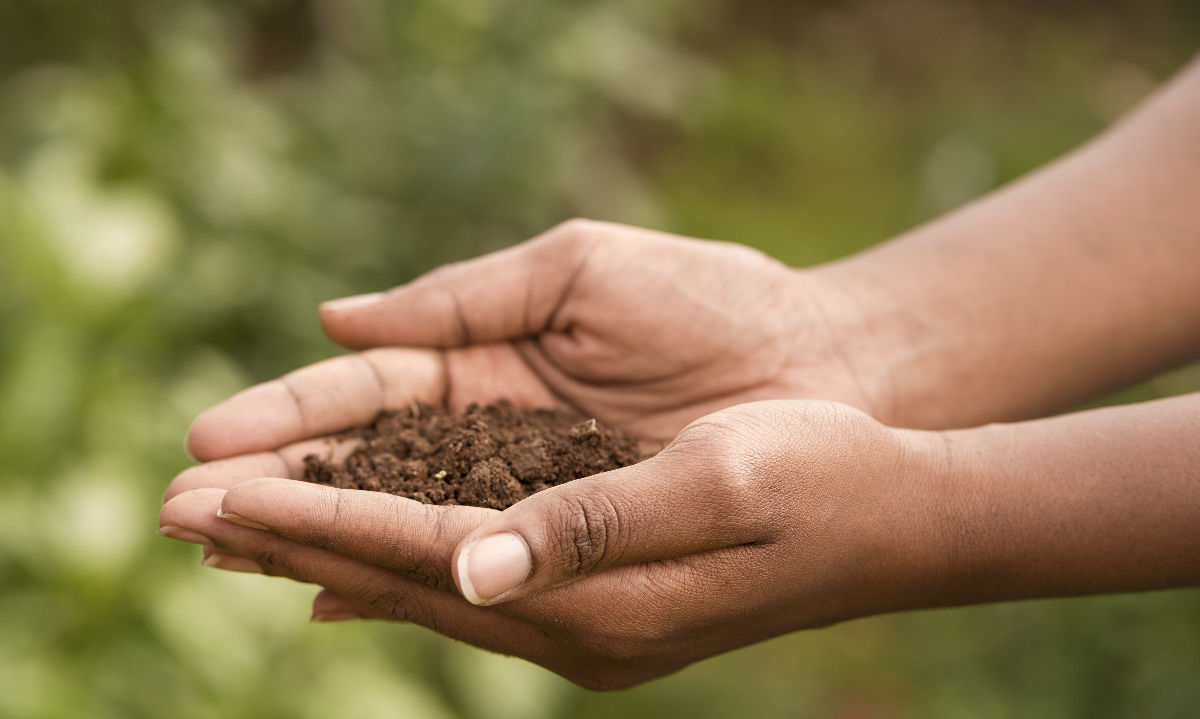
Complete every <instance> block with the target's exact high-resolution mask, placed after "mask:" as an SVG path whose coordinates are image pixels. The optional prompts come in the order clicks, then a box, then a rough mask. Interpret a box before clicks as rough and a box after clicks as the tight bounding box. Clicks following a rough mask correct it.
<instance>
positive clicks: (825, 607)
mask: <svg viewBox="0 0 1200 719" xmlns="http://www.w3.org/2000/svg"><path fill="white" fill-rule="evenodd" d="M942 456H943V455H942V454H941V451H940V450H939V446H938V442H937V440H936V439H935V435H930V434H927V433H922V432H913V431H905V430H894V429H890V428H887V427H884V426H883V425H881V424H879V423H878V422H876V421H875V420H873V419H871V418H869V417H868V416H867V415H865V414H863V413H862V412H859V411H857V410H854V409H852V408H849V407H846V406H844V405H839V404H834V403H828V402H808V401H771V402H757V403H752V404H745V405H739V406H736V407H733V408H729V409H726V410H724V411H721V412H718V413H715V414H712V415H709V416H706V417H704V418H702V419H700V420H698V421H696V422H694V423H692V424H690V425H689V426H687V427H686V428H685V429H684V430H683V431H682V432H681V433H679V435H678V436H677V437H676V438H675V439H674V440H673V441H672V442H671V443H670V444H669V445H668V446H667V447H666V448H665V449H663V450H662V451H661V452H660V453H658V454H657V455H655V456H654V457H652V458H650V459H647V460H645V461H643V462H641V463H639V464H636V465H633V466H630V467H625V468H622V469H618V470H614V471H611V472H606V473H603V474H599V475H596V476H593V477H589V478H585V479H581V480H577V481H574V482H569V483H567V484H564V485H560V486H558V487H555V488H552V489H549V490H546V491H544V492H540V493H538V494H536V495H533V496H532V497H530V498H528V499H526V500H524V501H522V502H520V503H518V504H516V505H514V506H512V507H510V508H509V509H507V510H505V511H503V512H497V511H495V510H489V509H481V508H474V507H437V506H429V505H424V504H420V503H417V502H414V501H412V500H408V499H404V498H400V497H395V496H391V495H386V494H381V493H375V492H365V491H355V490H337V489H333V488H329V487H323V486H318V485H312V484H308V483H304V482H296V481H291V480H287V479H255V480H250V481H245V482H242V483H240V484H238V486H236V487H234V488H233V489H231V490H229V491H228V492H225V491H223V490H220V489H200V490H195V491H190V492H186V493H184V494H182V495H180V496H177V497H175V498H174V499H172V500H171V501H169V502H168V503H167V504H166V506H165V507H164V509H163V513H162V517H161V519H160V522H162V523H163V524H166V525H170V526H176V527H181V528H183V529H184V530H186V531H189V532H193V533H195V534H196V535H197V536H201V537H203V538H205V540H206V541H207V542H209V543H211V545H212V546H213V547H214V550H213V552H215V554H214V556H215V557H216V561H215V562H214V563H216V564H217V565H218V566H219V565H220V564H221V559H222V558H223V557H227V556H232V557H237V558H238V559H239V560H241V562H242V564H239V565H237V566H230V568H234V569H243V570H256V569H260V568H261V570H262V571H264V572H265V573H268V574H279V575H285V576H289V577H293V578H295V579H300V580H303V581H308V582H314V583H317V584H321V585H323V586H325V587H328V588H329V590H332V591H326V592H323V593H322V594H321V595H319V596H318V597H317V599H316V601H315V604H314V615H315V617H316V618H318V619H330V620H335V619H346V618H352V617H361V618H392V619H398V620H404V621H408V622H415V623H417V624H421V625H424V626H427V627H429V628H431V629H434V630H435V631H438V632H440V633H442V634H445V635H448V636H450V637H453V638H455V639H459V640H462V641H466V642H469V643H472V644H475V645H477V646H480V647H483V648H486V649H489V650H492V651H497V652H501V653H504V654H511V655H516V656H520V657H523V658H525V659H528V660H530V661H533V662H536V663H538V664H541V665H543V666H545V667H547V668H549V669H551V670H553V671H555V672H558V673H559V674H562V675H563V676H566V677H567V678H569V679H571V680H573V681H575V682H578V683H580V684H583V685H585V686H589V687H595V688H614V687H624V686H629V685H632V684H636V683H638V682H641V681H645V680H647V679H650V678H653V677H657V676H661V675H663V674H666V673H669V672H671V671H674V670H676V669H678V668H680V667H682V666H685V665H687V664H689V663H691V662H694V661H696V660H699V659H702V658H704V657H708V656H711V655H714V654H717V653H720V652H723V651H727V650H729V649H732V648H735V647H739V646H742V645H746V644H749V643H752V642H756V641H759V640H762V639H765V638H767V637H771V636H775V635H778V634H782V633H785V632H790V631H794V630H797V629H802V628H807V627H814V626H821V625H826V624H829V623H832V622H836V621H839V620H842V619H847V618H850V617H856V616H862V615H866V614H872V613H877V612H882V611H889V610H896V609H902V608H911V607H916V606H922V605H924V604H927V603H929V601H930V599H929V597H930V596H932V595H931V594H930V589H929V587H930V586H931V583H932V581H933V579H932V578H933V577H934V576H935V575H936V573H937V571H938V565H939V559H938V557H939V553H938V551H937V547H938V546H939V544H938V541H937V539H938V536H937V532H935V531H933V530H932V528H931V524H930V522H929V521H928V518H929V517H932V516H934V515H936V512H934V511H932V510H931V506H932V503H934V502H936V501H940V500H938V499H936V498H938V497H941V496H944V495H943V494H942V492H940V491H939V490H938V488H937V487H936V486H935V481H934V480H933V479H932V478H934V477H936V476H938V474H939V473H938V472H937V468H938V462H939V461H940V458H941V457H942ZM218 510H219V513H220V514H221V515H222V517H218ZM246 562H249V563H248V564H247V563H246ZM456 586H457V588H458V589H459V590H460V591H461V594H460V592H459V591H455V588H456ZM464 596H465V597H466V598H464ZM467 598H469V599H470V601H468V599H467Z"/></svg>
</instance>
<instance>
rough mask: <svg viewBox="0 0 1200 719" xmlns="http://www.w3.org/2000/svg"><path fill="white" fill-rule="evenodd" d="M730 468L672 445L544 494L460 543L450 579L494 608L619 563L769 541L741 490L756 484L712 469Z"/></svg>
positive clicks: (477, 600)
mask: <svg viewBox="0 0 1200 719" xmlns="http://www.w3.org/2000/svg"><path fill="white" fill-rule="evenodd" d="M706 460H707V461H706ZM732 464H733V462H719V461H718V462H713V461H712V456H711V455H708V454H707V453H706V456H704V457H697V456H696V455H695V454H694V453H691V452H687V453H682V452H673V451H671V448H670V447H668V448H667V449H665V450H663V452H662V453H660V454H659V455H657V456H655V457H652V458H650V459H647V460H645V461H643V462H641V463H639V464H635V465H632V466H629V467H624V468H621V469H616V470H613V471H611V472H605V473H603V474H598V475H595V476H592V477H588V478H585V479H578V480H575V481H573V482H567V483H566V484H561V485H559V486H557V487H553V488H551V489H547V490H544V491H542V492H538V493H537V494H535V495H533V496H531V497H529V498H528V499H525V500H523V501H521V502H519V503H517V504H515V505H513V506H512V507H509V508H508V509H506V510H504V511H503V512H500V513H499V514H496V515H494V516H493V518H492V519H491V520H489V521H488V522H486V523H484V524H483V525H481V526H480V527H478V528H477V529H476V530H475V531H473V532H472V533H471V534H470V535H468V536H467V537H465V538H464V539H463V540H462V542H461V543H459V545H458V547H457V548H456V550H455V552H454V555H453V558H452V567H453V573H454V580H455V582H456V583H457V584H458V588H459V590H460V591H461V592H462V594H463V596H464V597H466V598H467V600H469V601H470V602H472V603H473V604H482V605H490V604H496V603H499V602H506V601H510V600H513V599H517V598H519V597H523V596H527V595H529V594H533V593H535V592H538V591H541V590H543V589H546V588H549V587H553V586H556V585H560V584H564V583H567V582H572V581H576V580H578V579H582V578H584V577H587V576H589V575H592V574H596V573H598V572H601V571H604V570H606V569H611V568H613V567H620V566H625V565H630V564H637V563H640V562H650V561H655V560H663V559H671V558H675V557H682V556H685V555H688V554H693V553H697V552H704V551H708V550H712V549H719V548H723V547H731V546H736V545H739V544H745V543H749V542H757V541H763V540H764V539H766V537H765V536H764V533H763V530H762V529H761V528H760V525H761V521H760V520H759V519H757V518H756V516H755V515H756V514H757V513H756V512H755V511H753V510H754V505H755V502H754V501H753V497H752V496H751V495H750V494H749V493H748V492H747V491H746V490H745V489H741V488H739V487H747V486H750V483H746V482H739V481H730V480H731V479H734V478H732V477H730V476H728V475H727V474H726V473H724V472H721V471H718V470H716V468H715V466H716V467H719V466H720V465H726V466H731V465H732ZM714 465H715V466H714ZM722 475H725V476H722Z"/></svg>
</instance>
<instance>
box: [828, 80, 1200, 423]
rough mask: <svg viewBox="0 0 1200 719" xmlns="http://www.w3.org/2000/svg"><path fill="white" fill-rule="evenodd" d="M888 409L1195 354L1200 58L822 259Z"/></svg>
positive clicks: (939, 415) (961, 417)
mask: <svg viewBox="0 0 1200 719" xmlns="http://www.w3.org/2000/svg"><path fill="white" fill-rule="evenodd" d="M812 275H813V276H814V277H815V278H816V281H817V282H818V283H824V284H826V285H828V286H829V287H830V288H839V289H840V290H841V294H842V296H847V295H848V296H849V297H850V298H851V300H850V302H849V303H848V306H843V307H840V308H834V309H833V311H834V312H835V313H838V312H840V313H842V315H841V316H840V317H839V319H838V320H835V321H841V319H844V318H851V319H849V320H847V322H848V323H850V324H852V325H853V327H852V329H851V330H850V331H848V332H843V333H842V336H843V341H844V346H843V347H842V351H843V353H844V354H845V355H846V356H847V357H848V358H850V359H851V361H853V362H854V363H855V364H856V365H857V372H858V375H859V376H860V377H861V378H863V381H864V383H866V384H867V385H868V386H870V387H872V388H874V392H875V394H876V404H877V405H878V406H877V407H876V412H877V414H878V416H880V417H881V419H884V420H885V421H887V422H889V423H892V424H895V425H901V426H910V427H927V428H939V427H964V426H972V425H976V424H981V423H984V422H988V421H998V420H1014V419H1023V418H1029V417H1035V416H1042V415H1044V414H1046V413H1049V412H1051V411H1054V410H1057V409H1061V408H1063V407H1067V406H1070V405H1072V404H1074V403H1078V402H1080V401H1082V400H1085V399H1087V398H1089V397H1092V396H1095V395H1097V394H1100V393H1103V392H1105V391H1108V390H1111V389H1114V388H1117V387H1120V386H1123V385H1126V384H1129V383H1131V382H1134V381H1136V380H1138V379H1139V378H1143V377H1145V376H1148V375H1151V374H1153V373H1155V372H1158V371H1161V370H1164V369H1166V368H1170V367H1172V366H1176V365H1179V364H1181V363H1184V362H1186V361H1188V360H1190V359H1193V358H1195V357H1197V356H1200V62H1194V63H1192V65H1191V66H1189V67H1188V68H1187V69H1185V70H1184V71H1183V72H1182V73H1181V74H1180V75H1179V76H1178V77H1177V78H1176V79H1175V80H1174V81H1173V82H1172V83H1171V84H1169V85H1168V86H1167V87H1166V88H1164V89H1163V90H1162V91H1160V92H1159V93H1158V94H1157V95H1156V96H1155V97H1153V98H1151V99H1150V100H1149V101H1147V102H1146V103H1145V104H1144V105H1143V106H1142V107H1141V108H1139V109H1138V110H1137V111H1135V112H1134V113H1133V114H1132V115H1131V116H1130V117H1129V118H1127V119H1126V120H1125V121H1123V122H1122V123H1120V124H1119V125H1118V126H1116V127H1115V128H1113V129H1112V130H1110V131H1109V132H1108V133H1106V134H1104V135H1102V136H1101V137H1099V138H1097V139H1096V140H1095V141H1093V142H1092V143H1090V144H1089V145H1087V146H1085V147H1083V148H1081V149H1080V150H1078V151H1076V152H1074V153H1072V154H1070V155H1068V156H1067V157H1065V158H1064V159H1062V160H1060V161H1058V162H1056V163H1054V164H1053V165H1051V166H1049V167H1047V168H1045V169H1043V170H1041V171H1039V172H1037V173H1034V174H1033V175H1031V176H1029V177H1027V178H1025V179H1023V180H1021V181H1019V182H1017V183H1014V184H1013V185H1011V186H1009V187H1007V188H1005V189H1003V190H1001V191H998V192H996V193H994V194H992V195H990V196H988V197H985V198H984V199H982V200H981V201H979V202H976V203H974V204H972V205H970V206H968V207H966V208H964V209H962V210H960V211H957V212H955V213H953V214H951V215H949V216H947V217H945V218H943V219H941V220H938V221H936V222H933V223H931V224H929V225H926V226H924V227H921V228H919V229H917V230H915V231H913V232H911V233H909V234H907V235H905V236H903V237H901V238H898V239H897V240H895V241H893V242H890V243H887V244H885V245H883V246H881V247H879V248H876V249H875V250H872V251H869V252H866V253H863V254H861V255H858V256H855V257H852V258H850V259H848V260H845V261H842V262H838V263H834V264H832V265H828V266H825V267H822V268H818V269H817V270H815V271H814V272H813V273H812Z"/></svg>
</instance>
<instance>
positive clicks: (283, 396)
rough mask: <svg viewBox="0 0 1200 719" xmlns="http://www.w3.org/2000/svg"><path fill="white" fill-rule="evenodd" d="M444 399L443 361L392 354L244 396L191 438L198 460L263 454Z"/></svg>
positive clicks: (314, 370) (333, 366) (210, 414)
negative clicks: (385, 412) (416, 404)
mask: <svg viewBox="0 0 1200 719" xmlns="http://www.w3.org/2000/svg"><path fill="white" fill-rule="evenodd" d="M444 395H445V372H444V367H443V363H442V359H441V356H440V355H439V354H438V353H437V352H433V351H431V350H423V349H401V348H388V349H378V350H371V351H368V352H360V353H358V354H352V355H346V356H344V357H335V358H333V359H329V360H325V361H324V362H318V363H316V364H314V365H310V366H308V367H305V368H303V369H299V370H296V371H295V372H292V373H290V374H287V375H284V376H283V377H282V378H280V379H277V380H272V381H270V382H266V383H264V384H260V385H256V386H254V387H251V388H249V389H247V390H244V391H242V392H239V393H238V394H236V395H234V396H233V397H230V398H229V399H227V400H225V401H224V402H221V403H220V404H218V405H216V406H215V407H212V408H210V409H208V410H206V411H205V412H203V413H202V414H201V415H200V416H199V417H197V418H196V420H195V421H194V422H193V423H192V426H191V429H189V430H188V436H187V448H188V452H190V453H191V455H192V456H193V457H195V458H196V459H199V460H212V459H222V458H225V457H232V456H235V455H240V454H249V453H251V452H262V451H266V450H271V449H274V448H276V447H280V446H282V445H285V444H289V443H292V442H295V441H297V440H301V439H307V438H310V437H318V436H320V435H322V434H328V433H331V432H336V431H338V430H342V429H345V428H347V427H353V426H357V425H362V424H366V423H368V422H370V421H371V420H372V419H374V418H375V415H377V414H379V412H380V411H382V410H385V409H398V408H401V407H408V406H409V405H410V404H411V403H412V402H413V401H414V400H420V401H424V402H440V401H441V400H442V398H443V396H444Z"/></svg>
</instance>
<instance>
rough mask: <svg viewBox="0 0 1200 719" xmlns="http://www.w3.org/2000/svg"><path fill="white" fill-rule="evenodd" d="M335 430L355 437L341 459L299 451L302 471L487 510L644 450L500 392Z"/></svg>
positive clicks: (313, 478)
mask: <svg viewBox="0 0 1200 719" xmlns="http://www.w3.org/2000/svg"><path fill="white" fill-rule="evenodd" d="M341 439H357V440H359V441H361V446H359V447H358V448H357V449H355V450H354V451H353V452H352V453H351V454H350V455H349V456H347V457H346V459H345V461H344V462H341V463H338V462H332V461H329V459H328V458H322V457H320V456H317V455H315V454H310V455H309V456H307V457H305V458H304V479H305V480H307V481H309V482H316V483H318V484H328V485H331V486H334V487H339V488H342V489H370V490H375V491H379V492H390V493H391V494H398V495H400V496H403V497H409V498H410V499H415V500H418V501H421V502H426V503H429V504H467V505H475V506H479V507H491V508H493V509H504V508H505V507H508V506H510V505H513V504H516V503H517V502H519V501H521V500H522V499H524V498H525V497H528V496H529V495H531V494H533V493H534V492H540V491H541V490H543V489H546V488H548V487H553V486H554V485H556V484H562V483H563V482H569V481H571V480H573V479H579V478H580V477H587V476H589V475H592V474H596V473H597V472H603V471H606V470H609V469H616V468H617V467H624V466H626V465H629V464H633V463H634V462H637V461H638V460H640V459H642V455H641V453H639V452H638V449H637V441H636V440H635V439H634V438H633V437H630V436H628V435H626V434H623V433H621V432H619V431H617V430H614V429H611V428H608V427H605V426H603V425H601V424H598V423H597V422H596V420H594V419H586V418H584V417H581V416H579V415H577V414H575V413H573V412H568V411H565V410H556V409H518V408H516V407H514V406H513V405H512V404H511V403H510V402H508V401H506V400H501V401H500V402H497V403H495V404H489V405H485V406H479V405H474V404H473V405H471V406H470V407H468V408H467V411H466V413H464V414H461V415H454V414H451V413H450V412H448V411H447V410H446V409H445V408H444V407H440V406H437V405H430V404H421V403H417V404H414V405H413V406H412V408H411V409H407V410H401V411H398V412H382V413H380V414H379V416H378V417H376V418H375V421H373V422H372V423H371V424H369V425H367V426H366V427H360V428H358V429H354V430H350V431H349V432H346V433H344V434H343V435H342V436H341Z"/></svg>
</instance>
